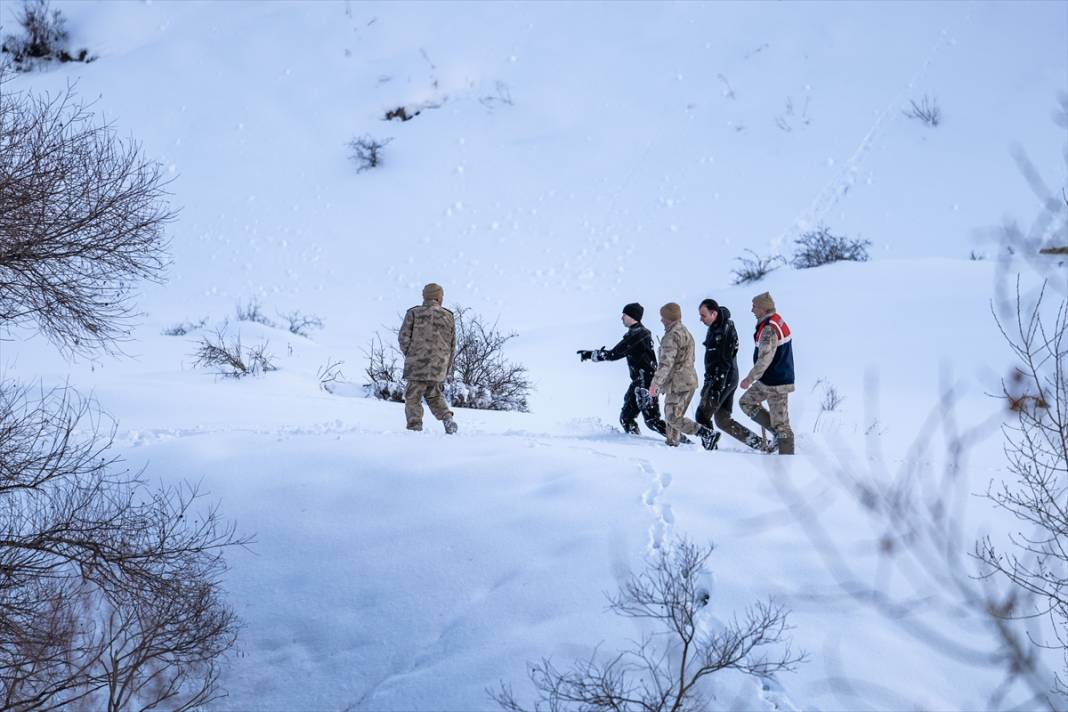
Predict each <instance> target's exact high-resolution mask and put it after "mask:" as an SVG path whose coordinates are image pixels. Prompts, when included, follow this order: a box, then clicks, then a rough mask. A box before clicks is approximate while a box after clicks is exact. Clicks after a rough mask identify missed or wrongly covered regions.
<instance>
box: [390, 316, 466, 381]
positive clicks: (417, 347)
mask: <svg viewBox="0 0 1068 712" xmlns="http://www.w3.org/2000/svg"><path fill="white" fill-rule="evenodd" d="M397 341H398V342H399V343H400V350H401V353H402V354H404V377H405V378H406V379H407V380H409V381H433V382H436V383H444V381H445V379H446V378H447V377H448V375H449V372H450V371H451V370H452V360H453V358H455V356H456V321H455V319H454V318H453V316H452V312H451V311H449V310H448V309H446V308H445V307H443V306H441V304H439V303H438V302H436V301H434V300H432V299H428V300H427V301H425V302H423V304H422V306H418V307H412V308H411V309H409V310H408V313H407V314H405V315H404V322H403V323H402V324H401V328H400V333H399V334H397Z"/></svg>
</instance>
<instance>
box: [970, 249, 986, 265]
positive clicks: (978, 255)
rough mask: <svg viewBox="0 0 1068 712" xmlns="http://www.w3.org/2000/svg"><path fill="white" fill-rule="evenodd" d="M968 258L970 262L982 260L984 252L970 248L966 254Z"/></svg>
mask: <svg viewBox="0 0 1068 712" xmlns="http://www.w3.org/2000/svg"><path fill="white" fill-rule="evenodd" d="M968 259H969V260H971V261H972V262H982V261H983V260H985V259H986V253H984V252H979V251H977V250H972V251H971V252H970V253H969V254H968Z"/></svg>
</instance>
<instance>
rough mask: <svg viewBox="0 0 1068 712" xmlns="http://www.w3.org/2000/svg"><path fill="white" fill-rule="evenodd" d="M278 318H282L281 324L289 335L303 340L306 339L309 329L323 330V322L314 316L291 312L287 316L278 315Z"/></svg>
mask: <svg viewBox="0 0 1068 712" xmlns="http://www.w3.org/2000/svg"><path fill="white" fill-rule="evenodd" d="M278 316H280V317H281V318H282V320H283V324H284V325H285V327H286V328H287V329H289V333H291V334H296V335H297V336H303V337H304V338H308V336H309V334H308V332H309V331H310V330H311V329H322V328H323V320H322V319H320V318H319V317H317V316H315V315H314V314H304V313H302V312H299V311H292V312H289V313H288V314H281V313H280V314H279V315H278Z"/></svg>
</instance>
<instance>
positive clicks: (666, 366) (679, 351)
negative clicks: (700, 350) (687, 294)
mask: <svg viewBox="0 0 1068 712" xmlns="http://www.w3.org/2000/svg"><path fill="white" fill-rule="evenodd" d="M660 323H662V324H663V325H664V338H663V339H661V340H660V357H659V363H660V365H659V366H658V367H657V369H656V374H655V375H654V376H653V383H652V385H651V386H650V387H649V395H650V396H652V397H653V398H656V396H657V394H658V393H660V392H661V391H662V392H663V393H664V394H665V397H664V420H665V421H666V423H667V433H666V435H667V444H668V445H671V446H675V445H678V444H679V438H680V432H681V433H689V434H696V433H697V432H698V431H699V430H700V429H701V426H699V425H698V424H697V423H695V422H693V421H692V420H690V419H689V418H687V417H686V409H687V408H688V407H689V406H690V401H691V400H693V394H694V392H695V391H696V390H697V370H696V369H695V368H694V365H693V364H694V343H693V335H692V334H690V331H689V329H687V328H686V325H685V324H683V323H682V307H680V306H679V305H678V304H676V303H675V302H669V303H667V304H665V305H664V306H662V307H660Z"/></svg>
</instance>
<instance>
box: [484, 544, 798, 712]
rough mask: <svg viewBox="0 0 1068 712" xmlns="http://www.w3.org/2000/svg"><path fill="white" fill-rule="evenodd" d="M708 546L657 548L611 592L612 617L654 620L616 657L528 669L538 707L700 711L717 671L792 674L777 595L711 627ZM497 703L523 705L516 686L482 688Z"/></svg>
mask: <svg viewBox="0 0 1068 712" xmlns="http://www.w3.org/2000/svg"><path fill="white" fill-rule="evenodd" d="M711 553H712V547H711V546H708V547H705V548H699V547H697V546H696V545H694V544H692V543H690V542H688V541H686V540H681V541H678V542H677V543H676V544H675V545H674V547H672V549H671V550H670V551H665V550H660V551H659V554H658V556H657V558H656V559H655V560H653V561H651V562H649V564H648V566H647V568H646V570H645V571H643V572H642V573H640V574H637V575H635V574H631V575H630V576H629V577H628V578H627V580H626V581H624V582H623V584H622V585H621V586H620V591H619V593H618V594H616V595H615V596H613V597H610V598H609V608H610V609H611V610H612V611H614V612H615V613H616V614H618V615H621V616H624V617H627V618H634V619H643V620H650V621H653V622H655V623H656V625H657V626H658V628H659V629H660V630H658V631H657V632H656V633H655V634H647V635H646V636H645V637H643V638H642V639H641V640H640V641H638V642H636V643H635V644H634V646H633V647H632V648H630V649H627V650H624V651H623V652H620V653H618V654H615V655H611V656H601V655H599V654H598V652H596V651H595V652H594V654H593V656H591V658H590V659H588V660H579V661H576V662H575V663H574V664H573V665H572V667H571V668H570V669H569V670H560V669H558V668H557V667H556V666H555V665H554V664H553V662H552V660H551V659H549V658H544V659H542V660H541V662H539V663H537V664H535V665H533V666H532V667H531V670H530V679H531V682H532V683H533V685H534V690H535V692H536V694H537V698H536V702H535V703H534V706H533V708H532V709H534V710H543V709H544V710H551V711H553V712H555V711H557V710H566V709H574V710H618V711H619V712H632V711H633V712H669V711H671V712H674V711H677V710H693V709H704V708H705V707H706V706H707V704H708V700H707V699H706V698H705V697H704V696H703V695H702V689H701V688H702V684H703V681H704V680H705V679H706V678H708V677H709V676H711V675H713V674H715V673H716V672H719V671H721V670H737V671H739V672H742V673H744V674H747V675H753V676H756V677H760V678H767V677H770V676H772V675H774V674H776V673H779V672H785V671H791V670H794V669H795V668H796V667H797V665H798V664H800V663H801V662H802V661H803V660H804V658H805V656H804V654H803V653H802V654H795V653H793V652H792V651H791V650H790V646H789V642H788V641H787V640H786V632H787V630H788V626H787V616H788V611H787V610H786V609H785V608H784V607H782V606H781V605H779V604H776V603H774V602H773V601H768V602H765V603H758V604H757V605H755V606H752V607H751V608H749V609H748V610H746V612H745V614H744V615H743V616H742V618H741V619H740V620H739V619H738V618H733V619H731V620H729V621H727V622H725V624H723V625H722V626H721V627H718V629H717V627H714V624H713V620H712V615H713V614H712V611H711V607H712V602H711V600H710V598H709V595H708V593H707V591H706V590H705V589H704V588H702V587H701V586H700V577H701V576H702V575H703V574H704V568H705V563H706V561H707V560H708V557H709V555H710V554H711ZM487 693H488V694H489V695H490V697H491V698H492V699H493V700H494V701H495V702H497V704H498V705H500V706H501V708H502V709H505V710H512V711H514V712H519V711H520V710H524V709H527V708H525V707H523V705H521V704H520V703H519V702H518V701H517V700H516V698H515V694H514V691H513V689H512V687H511V686H510V685H508V684H506V683H503V682H502V683H501V684H500V687H499V689H497V690H487Z"/></svg>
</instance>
